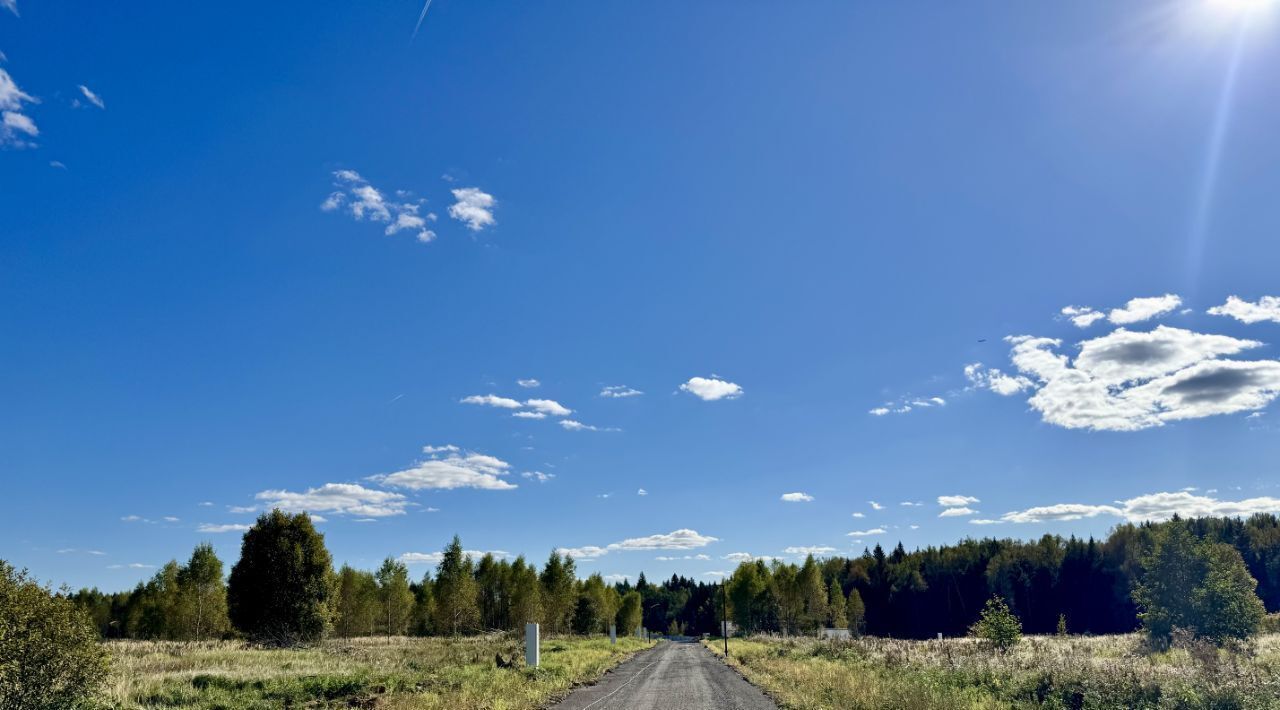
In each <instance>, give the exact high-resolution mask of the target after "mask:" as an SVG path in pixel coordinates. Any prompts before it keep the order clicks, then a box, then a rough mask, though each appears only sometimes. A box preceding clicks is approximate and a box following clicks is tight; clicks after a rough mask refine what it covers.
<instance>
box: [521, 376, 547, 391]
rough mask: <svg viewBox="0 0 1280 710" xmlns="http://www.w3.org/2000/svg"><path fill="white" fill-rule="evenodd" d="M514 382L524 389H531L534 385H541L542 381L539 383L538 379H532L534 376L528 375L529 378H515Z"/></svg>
mask: <svg viewBox="0 0 1280 710" xmlns="http://www.w3.org/2000/svg"><path fill="white" fill-rule="evenodd" d="M516 384H518V385H520V386H521V387H524V388H525V389H533V388H535V387H541V386H542V383H541V382H539V381H537V380H535V379H534V378H532V377H530V378H529V379H527V380H516Z"/></svg>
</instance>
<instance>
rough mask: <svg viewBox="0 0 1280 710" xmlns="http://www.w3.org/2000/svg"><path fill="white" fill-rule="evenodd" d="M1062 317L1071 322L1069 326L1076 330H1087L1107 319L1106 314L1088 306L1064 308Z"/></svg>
mask: <svg viewBox="0 0 1280 710" xmlns="http://www.w3.org/2000/svg"><path fill="white" fill-rule="evenodd" d="M1062 315H1064V316H1066V317H1067V319H1068V320H1070V321H1071V324H1072V325H1074V326H1075V327H1077V328H1088V327H1089V326H1091V325H1093V324H1094V323H1096V322H1098V321H1100V320H1102V319H1103V318H1106V317H1107V314H1105V313H1102V312H1100V311H1095V310H1093V309H1092V308H1090V307H1088V306H1066V307H1065V308H1063V309H1062Z"/></svg>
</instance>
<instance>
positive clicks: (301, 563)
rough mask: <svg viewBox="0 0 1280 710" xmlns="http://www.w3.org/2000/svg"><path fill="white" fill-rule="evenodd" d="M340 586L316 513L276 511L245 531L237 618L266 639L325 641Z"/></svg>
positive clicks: (235, 596)
mask: <svg viewBox="0 0 1280 710" xmlns="http://www.w3.org/2000/svg"><path fill="white" fill-rule="evenodd" d="M335 586H336V581H335V578H334V575H333V566H332V559H331V558H330V557H329V551H328V550H327V549H325V546H324V536H323V535H321V534H320V533H318V532H316V529H315V527H314V526H313V525H312V524H311V518H309V517H307V514H306V513H298V514H297V515H289V514H288V513H283V512H281V511H279V510H273V511H271V512H270V513H266V514H263V515H262V516H261V517H260V518H258V521H257V523H255V524H254V526H253V527H252V528H249V531H248V532H246V533H245V534H244V542H243V543H242V544H241V546H240V561H239V562H236V564H235V566H234V567H232V568H231V581H230V584H229V585H228V586H227V607H228V611H229V612H230V616H231V623H233V624H234V625H235V627H236V628H237V629H239V630H240V631H241V632H242V633H244V634H245V635H246V636H248V637H249V638H251V639H254V640H256V641H260V642H264V643H273V644H278V645H282V646H287V645H291V644H295V643H300V642H307V641H316V640H319V639H320V638H321V637H322V636H323V635H324V632H325V630H326V629H327V628H328V627H329V625H330V622H331V619H330V615H331V610H330V600H331V599H332V597H333V596H334V591H335V590H334V588H335Z"/></svg>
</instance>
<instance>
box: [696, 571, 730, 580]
mask: <svg viewBox="0 0 1280 710" xmlns="http://www.w3.org/2000/svg"><path fill="white" fill-rule="evenodd" d="M729 574H730V573H729V572H725V571H723V570H712V571H710V572H703V573H702V576H703V577H719V578H720V579H724V578H725V577H728V576H729Z"/></svg>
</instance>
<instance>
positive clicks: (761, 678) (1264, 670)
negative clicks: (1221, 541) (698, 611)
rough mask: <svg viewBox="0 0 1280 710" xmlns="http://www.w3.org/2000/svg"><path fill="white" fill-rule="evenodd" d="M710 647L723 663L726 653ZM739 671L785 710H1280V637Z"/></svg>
mask: <svg viewBox="0 0 1280 710" xmlns="http://www.w3.org/2000/svg"><path fill="white" fill-rule="evenodd" d="M707 646H708V647H709V648H710V649H711V650H712V651H714V652H716V653H717V654H720V655H722V654H723V647H722V646H721V645H720V644H719V643H716V642H710V643H708V644H707ZM729 650H730V654H731V658H730V664H731V665H733V666H734V667H735V668H737V669H738V670H739V671H740V672H741V673H742V674H743V675H744V676H746V677H747V678H748V679H749V680H751V681H752V682H754V683H756V684H757V685H759V686H760V687H762V688H764V689H765V690H766V691H768V692H769V693H770V694H771V695H773V696H774V698H775V699H776V700H778V702H779V703H780V704H782V705H783V706H784V707H787V708H841V709H842V710H844V709H851V710H861V709H885V710H887V709H889V708H893V709H895V710H897V709H902V710H924V709H930V710H932V709H937V710H941V709H943V708H948V709H949V708H973V709H979V708H982V709H986V708H1033V707H1035V708H1040V707H1044V708H1161V709H1163V708H1179V709H1182V708H1186V709H1188V710H1190V709H1194V708H1215V709H1217V708H1240V709H1241V710H1244V709H1246V708H1247V709H1249V710H1253V709H1255V708H1259V709H1263V710H1265V709H1267V708H1280V635H1274V634H1273V635H1268V636H1264V637H1261V638H1259V639H1258V640H1256V641H1255V642H1254V643H1253V644H1252V645H1251V646H1250V647H1249V648H1247V649H1244V650H1242V651H1232V652H1228V651H1220V650H1212V649H1208V650H1206V649H1205V648H1196V649H1193V650H1192V651H1187V650H1182V649H1177V650H1172V651H1167V652H1164V653H1157V654H1150V653H1147V652H1145V651H1144V649H1143V647H1142V640H1141V638H1140V637H1139V636H1136V635H1127V636H1102V637H1069V638H1056V637H1028V638H1026V639H1025V640H1024V641H1023V642H1022V643H1021V644H1019V645H1018V646H1017V647H1015V648H1014V649H1012V650H1010V651H1009V652H1007V653H999V652H995V651H992V650H990V649H987V648H984V647H982V646H980V645H979V644H978V643H977V642H975V641H973V640H971V639H949V640H944V641H898V640H892V639H873V638H866V639H857V640H851V641H818V640H813V639H776V638H767V637H754V638H752V639H749V640H734V641H731V642H730V649H729Z"/></svg>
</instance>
